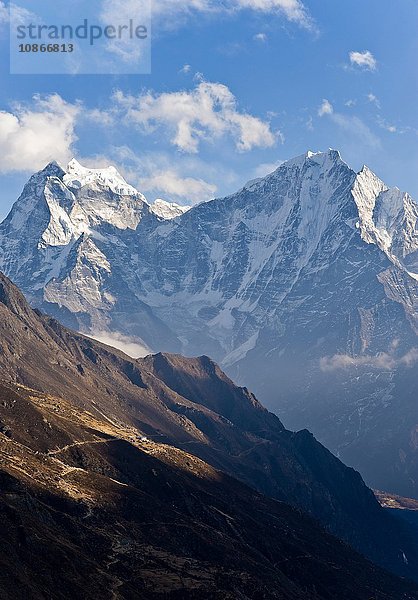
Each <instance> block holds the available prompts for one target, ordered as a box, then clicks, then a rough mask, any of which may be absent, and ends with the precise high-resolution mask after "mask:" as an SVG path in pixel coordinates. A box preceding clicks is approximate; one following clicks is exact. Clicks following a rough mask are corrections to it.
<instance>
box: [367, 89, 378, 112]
mask: <svg viewBox="0 0 418 600" xmlns="http://www.w3.org/2000/svg"><path fill="white" fill-rule="evenodd" d="M367 100H368V101H369V102H370V103H371V104H374V105H375V106H377V108H380V101H379V98H378V97H377V96H375V95H374V94H372V93H370V94H367Z"/></svg>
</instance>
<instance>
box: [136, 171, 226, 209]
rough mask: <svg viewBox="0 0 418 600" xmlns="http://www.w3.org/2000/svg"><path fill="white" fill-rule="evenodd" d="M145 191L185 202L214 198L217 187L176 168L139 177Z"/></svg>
mask: <svg viewBox="0 0 418 600" xmlns="http://www.w3.org/2000/svg"><path fill="white" fill-rule="evenodd" d="M139 185H140V187H141V190H143V191H144V192H158V193H162V194H163V195H167V196H168V197H169V198H173V197H176V198H181V199H182V200H183V202H185V203H188V204H190V203H195V202H202V201H204V200H209V199H211V198H213V197H214V196H215V194H216V190H217V187H216V185H214V184H210V183H208V182H207V181H204V180H203V179H195V178H193V177H182V176H181V175H179V173H177V172H176V171H175V170H173V169H170V170H168V171H166V170H164V171H157V172H155V173H153V175H151V176H150V177H141V178H139Z"/></svg>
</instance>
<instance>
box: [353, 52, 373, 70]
mask: <svg viewBox="0 0 418 600" xmlns="http://www.w3.org/2000/svg"><path fill="white" fill-rule="evenodd" d="M350 63H351V64H352V65H353V66H356V67H360V68H362V69H366V70H368V71H375V70H376V69H377V60H376V59H375V57H374V56H373V54H372V53H371V52H370V51H369V50H366V51H365V52H350Z"/></svg>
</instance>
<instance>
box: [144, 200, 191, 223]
mask: <svg viewBox="0 0 418 600" xmlns="http://www.w3.org/2000/svg"><path fill="white" fill-rule="evenodd" d="M190 208H191V206H181V205H180V204H176V203H175V202H167V201H166V200H162V199H161V198H157V200H155V201H154V202H153V204H151V212H152V213H154V215H156V216H157V217H160V218H161V219H165V220H170V219H175V218H176V217H180V216H181V215H183V214H184V213H185V212H187V211H188V210H190Z"/></svg>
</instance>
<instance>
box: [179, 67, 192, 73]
mask: <svg viewBox="0 0 418 600" xmlns="http://www.w3.org/2000/svg"><path fill="white" fill-rule="evenodd" d="M191 70H192V66H191V65H183V66H182V68H181V69H180V71H179V73H183V74H184V75H187V73H190V71H191Z"/></svg>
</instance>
